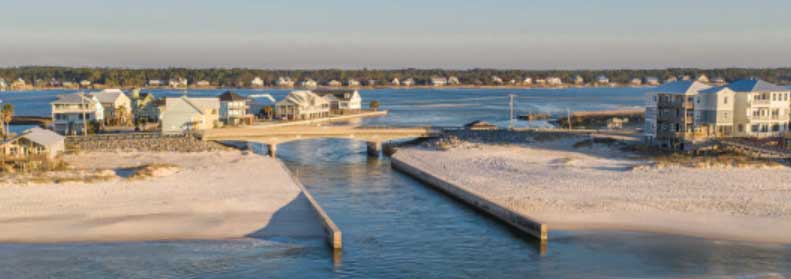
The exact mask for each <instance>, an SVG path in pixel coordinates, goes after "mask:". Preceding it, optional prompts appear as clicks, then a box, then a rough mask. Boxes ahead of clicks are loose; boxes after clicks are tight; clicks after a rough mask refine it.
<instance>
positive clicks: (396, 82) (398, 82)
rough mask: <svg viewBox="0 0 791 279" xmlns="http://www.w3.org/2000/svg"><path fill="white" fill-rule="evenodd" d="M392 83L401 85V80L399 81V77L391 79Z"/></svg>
mask: <svg viewBox="0 0 791 279" xmlns="http://www.w3.org/2000/svg"><path fill="white" fill-rule="evenodd" d="M390 85H393V86H400V85H401V81H399V80H398V79H397V78H394V79H393V80H392V81H390Z"/></svg>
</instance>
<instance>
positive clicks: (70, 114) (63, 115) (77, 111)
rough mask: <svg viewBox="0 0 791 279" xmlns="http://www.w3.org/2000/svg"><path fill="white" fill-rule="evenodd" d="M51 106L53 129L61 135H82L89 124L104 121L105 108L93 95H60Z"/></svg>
mask: <svg viewBox="0 0 791 279" xmlns="http://www.w3.org/2000/svg"><path fill="white" fill-rule="evenodd" d="M50 105H51V107H52V128H53V129H54V130H55V132H58V133H60V134H64V135H75V134H82V133H84V132H85V128H86V126H88V123H91V122H101V121H103V120H104V107H102V104H101V103H100V102H99V99H97V98H96V96H93V95H87V94H83V93H74V94H67V95H60V96H58V97H57V99H56V100H55V101H53V102H51V103H50ZM83 120H84V121H83ZM88 128H90V127H88Z"/></svg>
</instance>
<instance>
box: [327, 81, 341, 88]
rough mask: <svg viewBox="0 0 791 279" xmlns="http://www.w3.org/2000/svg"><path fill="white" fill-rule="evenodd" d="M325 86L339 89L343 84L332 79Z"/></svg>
mask: <svg viewBox="0 0 791 279" xmlns="http://www.w3.org/2000/svg"><path fill="white" fill-rule="evenodd" d="M327 86H330V87H341V86H343V83H342V82H340V81H337V80H334V79H333V80H331V81H329V82H327Z"/></svg>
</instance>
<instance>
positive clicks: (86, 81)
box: [80, 79, 91, 88]
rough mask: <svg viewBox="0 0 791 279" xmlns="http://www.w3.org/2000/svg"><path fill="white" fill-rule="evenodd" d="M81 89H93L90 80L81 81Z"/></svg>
mask: <svg viewBox="0 0 791 279" xmlns="http://www.w3.org/2000/svg"><path fill="white" fill-rule="evenodd" d="M80 87H81V88H88V87H91V81H90V80H85V79H83V80H81V81H80Z"/></svg>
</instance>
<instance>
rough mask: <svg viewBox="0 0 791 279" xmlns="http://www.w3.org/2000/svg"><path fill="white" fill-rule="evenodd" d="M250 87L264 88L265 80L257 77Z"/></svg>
mask: <svg viewBox="0 0 791 279" xmlns="http://www.w3.org/2000/svg"><path fill="white" fill-rule="evenodd" d="M250 86H252V87H264V80H263V79H261V78H260V77H255V78H254V79H253V80H251V81H250Z"/></svg>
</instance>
